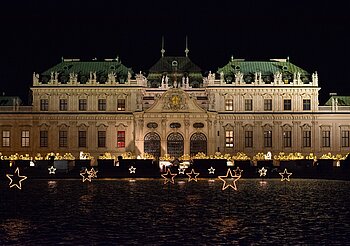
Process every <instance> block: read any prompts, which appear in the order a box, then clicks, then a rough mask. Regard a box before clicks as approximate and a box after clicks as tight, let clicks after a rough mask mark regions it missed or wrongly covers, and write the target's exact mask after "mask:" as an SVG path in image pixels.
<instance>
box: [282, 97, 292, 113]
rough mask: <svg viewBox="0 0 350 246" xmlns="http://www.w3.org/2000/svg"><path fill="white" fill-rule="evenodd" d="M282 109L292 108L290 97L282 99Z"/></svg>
mask: <svg viewBox="0 0 350 246" xmlns="http://www.w3.org/2000/svg"><path fill="white" fill-rule="evenodd" d="M283 109H284V110H292V100H291V99H284V100H283Z"/></svg>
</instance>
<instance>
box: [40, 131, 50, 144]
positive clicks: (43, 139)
mask: <svg viewBox="0 0 350 246" xmlns="http://www.w3.org/2000/svg"><path fill="white" fill-rule="evenodd" d="M48 139H49V134H48V132H47V131H40V147H48V145H49V140H48Z"/></svg>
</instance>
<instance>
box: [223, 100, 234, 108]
mask: <svg viewBox="0 0 350 246" xmlns="http://www.w3.org/2000/svg"><path fill="white" fill-rule="evenodd" d="M225 110H227V111H232V110H233V100H232V99H226V100H225Z"/></svg>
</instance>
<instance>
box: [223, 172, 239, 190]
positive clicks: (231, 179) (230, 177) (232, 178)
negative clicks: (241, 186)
mask: <svg viewBox="0 0 350 246" xmlns="http://www.w3.org/2000/svg"><path fill="white" fill-rule="evenodd" d="M218 178H219V179H220V180H221V181H223V182H224V184H223V185H222V190H225V189H227V188H228V187H231V188H232V189H234V190H237V186H236V181H237V180H239V179H240V178H241V176H240V175H239V176H237V175H234V176H233V175H232V172H231V169H228V170H227V173H226V176H219V177H218ZM227 180H228V181H229V182H228V181H227Z"/></svg>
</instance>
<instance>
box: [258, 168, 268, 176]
mask: <svg viewBox="0 0 350 246" xmlns="http://www.w3.org/2000/svg"><path fill="white" fill-rule="evenodd" d="M258 172H259V174H260V177H265V176H266V173H267V169H266V168H265V167H263V168H261V169H259V171H258Z"/></svg>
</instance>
